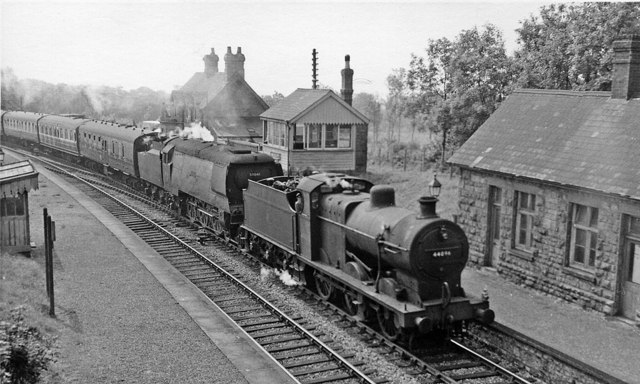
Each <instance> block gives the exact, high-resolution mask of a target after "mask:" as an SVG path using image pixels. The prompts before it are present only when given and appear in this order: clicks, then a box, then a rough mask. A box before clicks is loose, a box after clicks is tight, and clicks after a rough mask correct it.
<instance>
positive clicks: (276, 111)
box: [260, 88, 331, 121]
mask: <svg viewBox="0 0 640 384" xmlns="http://www.w3.org/2000/svg"><path fill="white" fill-rule="evenodd" d="M330 92H331V90H329V89H303V88H298V89H296V90H295V91H294V92H293V93H292V94H290V95H289V96H287V97H285V98H284V99H283V100H281V101H280V102H279V103H278V104H276V105H274V106H273V107H271V108H269V109H267V110H266V111H264V112H263V113H262V114H261V115H260V117H262V118H266V119H276V120H284V121H290V120H293V118H294V117H296V116H298V115H299V114H300V113H301V112H303V111H305V110H307V109H308V108H310V107H311V106H312V105H314V104H315V103H317V102H318V101H320V99H322V98H323V97H325V96H326V95H328V94H329V93H330Z"/></svg>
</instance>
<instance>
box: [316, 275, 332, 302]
mask: <svg viewBox="0 0 640 384" xmlns="http://www.w3.org/2000/svg"><path fill="white" fill-rule="evenodd" d="M313 277H314V279H315V282H316V291H317V292H318V295H319V296H320V297H321V298H322V300H329V298H330V297H331V295H333V285H331V283H329V282H328V281H327V280H326V279H324V278H323V277H322V276H320V275H319V274H317V273H316V274H315V275H314V276H313Z"/></svg>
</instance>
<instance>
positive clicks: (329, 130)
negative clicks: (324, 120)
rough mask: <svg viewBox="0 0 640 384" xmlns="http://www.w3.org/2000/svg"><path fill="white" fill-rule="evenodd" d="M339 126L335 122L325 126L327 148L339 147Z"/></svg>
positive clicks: (325, 144) (325, 145)
mask: <svg viewBox="0 0 640 384" xmlns="http://www.w3.org/2000/svg"><path fill="white" fill-rule="evenodd" d="M338 128H339V127H338V126H337V125H333V124H327V125H326V128H325V139H324V147H325V148H337V147H338Z"/></svg>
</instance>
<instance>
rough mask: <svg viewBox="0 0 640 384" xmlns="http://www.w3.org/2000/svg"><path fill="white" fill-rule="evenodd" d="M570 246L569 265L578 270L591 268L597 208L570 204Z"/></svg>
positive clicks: (593, 254) (596, 229)
mask: <svg viewBox="0 0 640 384" xmlns="http://www.w3.org/2000/svg"><path fill="white" fill-rule="evenodd" d="M569 225H570V226H571V231H570V232H571V244H570V248H569V264H570V265H571V266H573V267H579V268H589V269H590V268H593V267H594V266H595V263H596V247H597V242H598V208H594V207H589V206H586V205H582V204H571V222H570V223H569Z"/></svg>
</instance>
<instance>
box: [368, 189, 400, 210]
mask: <svg viewBox="0 0 640 384" xmlns="http://www.w3.org/2000/svg"><path fill="white" fill-rule="evenodd" d="M370 199H371V200H370V204H371V208H384V207H392V206H394V205H396V191H395V190H394V189H393V187H392V186H390V185H376V186H374V187H372V188H371V191H370Z"/></svg>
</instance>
